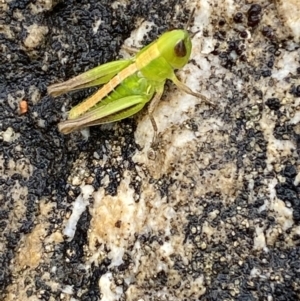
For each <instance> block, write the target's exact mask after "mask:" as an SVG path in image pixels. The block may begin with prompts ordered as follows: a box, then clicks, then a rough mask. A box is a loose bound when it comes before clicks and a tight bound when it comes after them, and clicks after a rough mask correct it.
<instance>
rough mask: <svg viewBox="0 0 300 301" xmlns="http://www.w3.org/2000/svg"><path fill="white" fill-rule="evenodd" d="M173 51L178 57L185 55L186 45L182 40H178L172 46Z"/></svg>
mask: <svg viewBox="0 0 300 301" xmlns="http://www.w3.org/2000/svg"><path fill="white" fill-rule="evenodd" d="M174 51H175V54H176V56H178V57H185V56H186V47H185V44H184V40H181V41H180V42H178V43H177V44H176V45H175V47H174Z"/></svg>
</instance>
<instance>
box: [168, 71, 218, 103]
mask: <svg viewBox="0 0 300 301" xmlns="http://www.w3.org/2000/svg"><path fill="white" fill-rule="evenodd" d="M171 80H172V82H173V83H174V84H175V85H176V86H177V87H178V88H179V89H180V90H182V91H184V92H185V93H187V94H190V95H193V96H195V97H198V98H200V99H202V100H203V101H204V102H205V103H207V104H208V105H211V106H213V107H216V104H215V103H213V102H212V101H210V100H209V99H208V98H206V97H205V96H203V95H202V94H200V93H196V92H194V91H193V90H191V89H190V88H189V87H188V86H186V85H185V84H184V83H182V82H181V81H180V80H179V79H178V78H177V77H176V75H175V73H173V75H172V78H171Z"/></svg>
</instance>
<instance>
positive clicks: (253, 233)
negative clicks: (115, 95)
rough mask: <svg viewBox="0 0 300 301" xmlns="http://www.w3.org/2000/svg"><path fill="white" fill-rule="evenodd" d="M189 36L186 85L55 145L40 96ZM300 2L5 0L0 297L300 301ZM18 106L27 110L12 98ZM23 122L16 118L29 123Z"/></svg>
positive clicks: (53, 102) (0, 27)
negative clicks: (181, 32) (168, 34)
mask: <svg viewBox="0 0 300 301" xmlns="http://www.w3.org/2000/svg"><path fill="white" fill-rule="evenodd" d="M192 8H195V9H196V12H195V17H194V21H193V24H192V27H191V30H192V31H193V32H196V31H197V30H199V33H198V34H197V35H195V37H194V38H193V47H194V48H193V52H192V56H191V61H190V63H189V64H188V65H187V66H186V67H185V68H184V69H183V70H180V71H179V72H178V76H179V77H180V78H181V80H182V81H183V82H185V83H186V84H187V85H189V86H190V87H191V88H192V89H193V90H196V91H200V92H201V93H202V94H203V95H205V96H206V97H208V98H209V99H210V100H212V101H213V102H215V103H216V104H217V106H216V107H215V108H213V107H210V106H208V105H206V104H204V103H201V100H200V99H197V98H195V97H192V96H189V95H185V94H184V93H182V92H181V91H178V90H177V89H176V88H174V85H173V84H172V83H168V84H167V86H166V92H165V94H164V96H163V98H162V101H161V102H160V104H159V106H158V107H157V109H156V111H155V114H154V117H155V119H156V121H157V124H158V128H159V132H160V143H159V147H158V150H157V151H156V152H155V153H154V154H153V153H152V156H153V158H154V160H153V158H151V159H150V158H149V157H148V156H147V154H149V150H150V149H149V146H150V143H151V139H152V136H153V130H152V128H151V125H150V122H149V118H148V117H147V114H146V112H145V111H144V112H141V113H140V114H138V115H137V116H135V117H134V118H130V119H127V120H124V121H121V122H118V123H115V124H112V125H107V126H98V127H94V128H91V129H90V131H89V132H88V131H86V132H85V133H84V135H82V134H81V133H73V134H71V135H67V136H63V135H62V134H60V133H59V132H58V131H57V123H58V122H59V121H60V120H63V119H64V118H66V112H67V110H68V109H69V108H70V107H71V106H72V105H74V104H75V103H78V102H79V101H81V100H82V99H84V98H85V97H87V96H88V95H90V94H91V92H92V90H91V89H87V90H85V91H80V92H76V93H70V94H67V95H64V96H62V97H59V98H57V99H53V98H51V97H49V96H48V95H47V86H48V85H50V84H53V83H57V82H61V81H64V80H67V79H69V78H70V77H72V76H75V75H77V74H79V73H81V72H83V71H85V70H88V69H89V68H92V67H94V66H97V65H99V64H101V63H104V62H108V61H111V60H114V59H117V58H120V57H122V56H123V55H128V54H126V53H124V50H121V46H122V45H124V44H125V45H127V46H138V47H142V45H145V44H147V43H149V42H150V41H152V40H153V39H155V38H156V37H157V36H158V35H159V34H161V33H162V32H164V31H166V30H167V29H168V28H174V27H175V28H176V27H178V28H182V27H183V26H184V24H185V23H186V22H187V19H188V17H189V12H190V10H191V9H192ZM299 16H300V4H299V1H297V0H288V1H287V0H286V1H284V0H281V1H279V0H278V1H271V0H269V1H263V0H258V1H253V2H252V1H245V0H241V1H229V0H227V1H216V0H199V1H180V0H179V1H178V0H176V1H175V0H174V1H173V0H169V1H156V0H152V1H138V0H132V1H131V0H128V1H115V2H112V1H108V0H103V1H102V0H82V1H72V0H66V1H59V0H57V1H55V0H53V1H51V0H35V1H30V0H2V1H1V0H0V267H1V268H0V299H1V300H5V301H8V300H23V301H27V300H30V301H34V300H51V301H52V300H70V301H71V300H72V301H76V300H85V301H87V300H92V301H95V300H102V301H114V300H116V301H118V300H126V301H138V300H139V301H142V300H144V301H148V300H149V301H150V300H151V301H158V300H161V301H163V300H168V301H177V300H178V301H179V300H180V301H183V300H201V301H202V300H203V301H204V300H206V301H220V300H223V301H229V300H239V301H252V300H253V301H254V300H266V301H275V300H280V301H287V300H289V301H294V300H300V258H299V256H300V248H299V245H300V187H299V182H300V165H299V153H300V125H299V121H300V111H299V108H300V55H299V54H300V50H299V40H300V32H299V31H300V21H299V18H300V17H299ZM21 101H25V104H26V103H27V105H28V107H27V108H26V105H25V107H24V102H23V103H22V105H23V107H22V112H23V114H21V113H22V112H21V111H20V103H21ZM26 110H27V111H26Z"/></svg>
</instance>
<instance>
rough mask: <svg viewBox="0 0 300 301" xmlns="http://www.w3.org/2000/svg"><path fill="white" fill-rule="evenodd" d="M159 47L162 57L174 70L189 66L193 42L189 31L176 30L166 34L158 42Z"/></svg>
mask: <svg viewBox="0 0 300 301" xmlns="http://www.w3.org/2000/svg"><path fill="white" fill-rule="evenodd" d="M157 47H158V49H159V51H160V54H161V56H162V57H164V58H165V59H166V61H167V62H168V63H169V64H170V65H171V66H172V68H173V69H180V68H182V67H183V66H184V65H186V64H187V62H188V60H189V58H190V55H191V51H192V42H191V37H190V35H189V33H188V32H187V30H183V29H175V30H172V31H169V32H166V33H164V34H163V35H162V36H161V37H160V38H159V39H158V40H157Z"/></svg>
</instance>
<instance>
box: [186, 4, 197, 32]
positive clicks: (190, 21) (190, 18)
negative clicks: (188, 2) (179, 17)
mask: <svg viewBox="0 0 300 301" xmlns="http://www.w3.org/2000/svg"><path fill="white" fill-rule="evenodd" d="M194 13H195V7H194V8H193V10H192V12H191V14H190V16H189V19H188V21H187V23H186V25H185V27H184V29H185V30H188V29H189V27H190V25H191V23H192V18H193V16H194Z"/></svg>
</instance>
